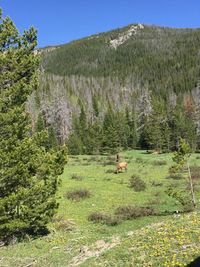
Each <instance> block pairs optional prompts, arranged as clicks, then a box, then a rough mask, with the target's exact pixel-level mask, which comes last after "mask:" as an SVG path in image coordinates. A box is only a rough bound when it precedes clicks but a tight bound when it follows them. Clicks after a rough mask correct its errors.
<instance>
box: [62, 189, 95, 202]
mask: <svg viewBox="0 0 200 267" xmlns="http://www.w3.org/2000/svg"><path fill="white" fill-rule="evenodd" d="M66 196H67V198H68V199H71V200H77V201H79V200H81V199H85V198H89V197H90V196H91V193H90V192H89V191H88V190H87V189H77V190H73V191H70V192H67V194H66Z"/></svg>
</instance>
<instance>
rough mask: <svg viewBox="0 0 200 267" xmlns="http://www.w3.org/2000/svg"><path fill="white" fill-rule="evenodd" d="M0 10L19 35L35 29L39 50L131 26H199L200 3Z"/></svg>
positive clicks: (110, 0) (30, 0)
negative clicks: (32, 27) (18, 31)
mask: <svg viewBox="0 0 200 267" xmlns="http://www.w3.org/2000/svg"><path fill="white" fill-rule="evenodd" d="M0 7H1V8H2V9H3V14H4V16H6V15H9V16H10V17H11V18H12V19H13V20H14V22H15V24H16V26H17V28H18V29H19V30H20V32H22V31H23V30H24V29H28V28H29V27H30V26H32V25H33V26H34V27H35V28H37V29H38V43H39V45H38V46H39V47H44V46H46V45H55V44H63V43H67V42H69V41H71V40H75V39H79V38H82V37H85V36H88V35H91V34H95V33H99V32H103V31H108V30H111V29H115V28H119V27H123V26H126V25H127V24H131V23H144V24H154V25H162V26H170V27H178V28H197V27H200V0H115V1H114V0H0Z"/></svg>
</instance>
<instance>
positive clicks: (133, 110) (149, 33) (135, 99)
mask: <svg viewBox="0 0 200 267" xmlns="http://www.w3.org/2000/svg"><path fill="white" fill-rule="evenodd" d="M199 42H200V29H175V28H166V27H157V26H146V25H141V24H135V25H129V26H127V27H125V28H122V29H117V30H113V31H110V32H106V33H101V34H97V35H93V36H90V37H88V38H84V39H81V40H77V41H73V42H71V43H69V44H66V45H62V46H57V47H47V48H44V49H40V50H38V53H40V54H41V63H40V65H41V67H40V68H41V76H40V88H39V90H37V92H35V93H34V94H32V95H31V96H30V98H29V101H28V103H27V108H28V110H29V112H30V113H31V115H32V127H33V129H34V131H40V130H43V129H45V128H47V129H48V132H49V139H50V143H51V144H52V146H57V145H58V144H63V143H66V144H67V146H68V149H69V152H70V153H71V154H96V153H104V152H116V151H119V150H120V149H128V148H139V149H157V150H162V151H163V152H167V151H171V150H174V149H175V148H176V147H177V145H178V140H179V137H183V138H185V139H186V140H187V141H188V142H189V143H190V145H191V147H192V148H193V150H194V151H195V150H198V149H200V64H199V63H200V50H199Z"/></svg>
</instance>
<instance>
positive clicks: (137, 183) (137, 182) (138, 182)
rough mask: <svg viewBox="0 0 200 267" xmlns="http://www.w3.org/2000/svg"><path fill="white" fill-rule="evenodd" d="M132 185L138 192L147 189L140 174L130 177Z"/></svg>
mask: <svg viewBox="0 0 200 267" xmlns="http://www.w3.org/2000/svg"><path fill="white" fill-rule="evenodd" d="M130 187H131V188H134V190H135V191H136V192H140V191H144V190H145V189H146V183H145V182H144V181H143V180H142V179H141V178H140V177H139V176H137V175H135V174H134V175H132V177H131V179H130Z"/></svg>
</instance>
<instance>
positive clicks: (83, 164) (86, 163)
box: [81, 162, 91, 166]
mask: <svg viewBox="0 0 200 267" xmlns="http://www.w3.org/2000/svg"><path fill="white" fill-rule="evenodd" d="M81 165H82V166H89V165H91V163H90V162H83V163H82V164H81Z"/></svg>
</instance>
